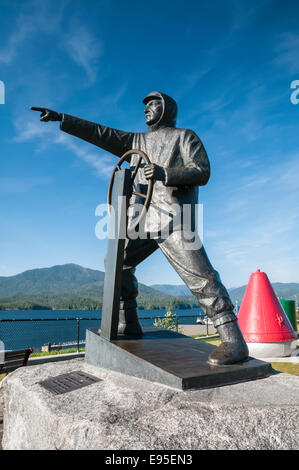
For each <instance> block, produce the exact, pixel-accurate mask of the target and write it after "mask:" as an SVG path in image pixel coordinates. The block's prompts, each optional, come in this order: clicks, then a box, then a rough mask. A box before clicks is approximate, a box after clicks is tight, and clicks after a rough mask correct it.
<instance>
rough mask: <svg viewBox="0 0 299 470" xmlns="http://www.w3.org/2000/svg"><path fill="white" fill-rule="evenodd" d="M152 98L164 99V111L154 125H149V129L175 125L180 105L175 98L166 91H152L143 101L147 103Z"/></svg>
mask: <svg viewBox="0 0 299 470" xmlns="http://www.w3.org/2000/svg"><path fill="white" fill-rule="evenodd" d="M152 99H158V100H161V101H162V104H163V112H162V115H161V117H160V119H159V121H158V122H156V123H155V124H153V125H152V126H148V129H149V131H153V130H156V129H158V128H159V127H161V126H165V127H175V124H176V117H177V113H178V107H177V104H176V102H175V101H174V99H173V98H171V97H170V96H168V95H166V94H165V93H160V92H158V91H152V92H151V93H149V94H148V95H147V96H146V97H145V98H144V99H143V103H144V104H146V103H147V102H148V101H150V100H152Z"/></svg>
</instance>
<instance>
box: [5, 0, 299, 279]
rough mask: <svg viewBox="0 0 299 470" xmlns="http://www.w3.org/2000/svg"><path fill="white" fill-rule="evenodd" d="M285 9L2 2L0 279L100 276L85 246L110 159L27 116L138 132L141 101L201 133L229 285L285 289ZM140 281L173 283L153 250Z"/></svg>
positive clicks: (291, 229) (292, 129)
mask: <svg viewBox="0 0 299 470" xmlns="http://www.w3.org/2000/svg"><path fill="white" fill-rule="evenodd" d="M296 3H297V2H294V1H292V0H284V1H278V0H266V1H263V0H250V1H247V0H225V1H223V0H216V1H213V0H212V1H209V2H207V1H199V0H197V1H188V0H186V1H185V2H182V1H178V0H172V1H170V0H167V1H165V0H164V1H163V0H160V1H156V0H153V1H151V2H140V1H126V2H123V1H120V0H114V1H110V0H98V1H95V0H85V1H84V2H82V1H81V0H68V1H67V0H59V1H57V0H44V1H43V2H40V1H30V0H28V1H27V0H25V1H24V0H22V1H16V0H0V10H1V16H0V80H2V81H3V82H4V84H5V104H1V105H0V129H1V139H0V155H1V158H0V211H1V222H0V275H2V276H9V275H13V274H16V273H19V272H22V271H24V270H26V269H32V268H37V267H46V266H52V265H55V264H64V263H70V262H72V263H77V264H80V265H83V266H85V267H90V268H94V269H101V270H103V269H104V264H103V260H104V255H105V252H106V241H100V240H98V239H97V238H96V236H95V225H96V223H97V221H98V218H97V217H96V216H95V209H96V207H97V205H98V204H100V203H103V202H105V199H106V190H107V185H108V181H109V174H110V172H111V169H112V167H113V166H114V165H115V163H116V160H117V159H116V157H114V156H112V155H110V154H108V153H106V152H104V151H102V150H101V149H99V148H97V147H93V146H92V145H89V144H87V143H85V142H81V141H80V140H78V139H76V138H74V137H71V136H67V135H66V134H64V133H62V132H61V131H60V130H59V126H58V124H57V123H49V124H44V123H40V122H39V115H38V114H37V113H33V112H32V111H30V110H29V106H31V105H32V106H45V107H49V108H51V109H54V110H57V111H60V112H65V113H68V114H73V115H77V116H80V117H83V118H86V119H88V120H91V121H95V122H100V123H102V124H105V125H109V126H111V127H115V128H118V129H124V130H130V131H144V130H145V129H146V127H145V123H144V114H143V109H144V105H143V104H142V98H143V97H144V96H145V95H146V94H147V93H149V92H150V91H153V90H157V91H164V92H165V93H167V94H169V95H170V96H173V98H174V99H176V101H177V103H178V107H179V116H178V122H177V125H178V127H183V128H191V129H193V130H194V131H195V132H196V133H197V134H198V135H199V137H200V138H201V139H202V141H203V143H204V145H205V147H206V150H207V152H208V155H209V158H210V161H211V167H212V172H211V179H210V181H209V183H208V185H207V186H205V187H204V188H201V190H200V202H201V203H203V205H204V230H203V233H204V245H205V247H206V250H207V252H208V255H209V257H210V260H211V262H212V264H213V265H214V266H215V268H216V269H217V270H218V271H219V272H220V275H221V277H222V280H223V281H224V283H225V284H226V286H227V287H233V286H240V285H242V284H245V283H247V282H248V279H249V276H250V274H251V272H253V271H255V270H256V269H258V268H260V269H261V270H263V271H265V272H266V273H267V274H268V276H269V278H270V280H271V281H273V282H274V281H281V282H299V274H298V266H299V251H298V241H297V240H298V232H299V222H298V216H299V210H298V196H299V191H298V187H299V177H298V175H299V159H298V155H299V141H298V121H299V105H294V104H292V103H291V101H290V95H291V92H292V90H291V88H290V84H291V82H292V81H293V80H296V79H297V80H298V79H299V30H298V21H297V20H298V17H299V4H296ZM137 274H138V277H139V280H140V281H141V282H144V283H146V284H153V283H173V284H178V283H181V281H180V279H179V277H178V276H177V275H176V273H175V272H174V271H173V269H172V268H171V267H170V266H169V265H168V263H167V261H166V260H165V259H164V258H163V256H162V254H160V253H159V252H157V253H155V254H154V255H152V257H150V258H149V259H148V260H146V261H145V262H144V263H143V264H142V266H141V267H139V268H138V271H137Z"/></svg>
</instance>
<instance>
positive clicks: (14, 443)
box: [2, 359, 299, 450]
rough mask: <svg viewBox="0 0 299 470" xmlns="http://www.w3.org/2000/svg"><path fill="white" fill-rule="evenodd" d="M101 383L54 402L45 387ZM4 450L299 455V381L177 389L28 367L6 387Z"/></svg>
mask: <svg viewBox="0 0 299 470" xmlns="http://www.w3.org/2000/svg"><path fill="white" fill-rule="evenodd" d="M74 371H76V372H78V371H81V372H87V373H88V374H91V375H93V376H95V377H97V378H99V379H101V380H100V381H97V382H94V383H92V384H91V385H88V386H86V387H82V388H80V389H78V390H73V391H71V392H69V393H63V394H60V395H55V394H53V393H52V392H50V391H49V390H47V389H45V388H44V387H43V386H42V385H41V384H40V382H41V381H45V380H48V379H50V378H54V377H57V376H59V375H62V374H67V373H70V372H74ZM2 387H3V393H4V435H3V448H4V449H30V450H31V449H33V450H37V449H61V450H63V449H66V450H69V449H99V450H101V449H105V450H109V449H110V450H120V449H127V450H131V449H136V450H138V449H148V450H180V449H182V450H189V449H211V450H215V449H244V450H246V449H249V450H263V449H273V450H274V449H275V450H277V449H298V448H299V443H298V431H299V429H298V426H299V377H295V376H291V375H287V374H277V375H271V376H269V377H267V378H265V379H260V380H253V381H249V382H242V383H238V384H235V385H228V386H223V387H216V388H209V389H203V390H188V391H185V392H182V391H179V390H177V389H174V388H171V387H167V386H163V385H159V384H154V383H150V382H148V381H146V380H142V379H138V378H135V377H129V376H125V375H124V374H119V373H116V372H108V371H107V370H104V369H99V368H98V367H97V368H95V367H91V366H88V365H87V364H86V363H85V362H84V361H83V360H80V359H74V360H70V361H66V362H57V363H48V364H43V365H38V366H30V367H22V368H20V369H18V370H16V371H15V372H13V373H11V374H9V375H8V376H7V377H6V378H5V379H4V381H3V384H2Z"/></svg>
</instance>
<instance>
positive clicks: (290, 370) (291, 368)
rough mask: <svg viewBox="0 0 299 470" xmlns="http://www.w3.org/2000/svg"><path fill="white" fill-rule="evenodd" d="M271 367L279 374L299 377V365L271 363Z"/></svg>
mask: <svg viewBox="0 0 299 470" xmlns="http://www.w3.org/2000/svg"><path fill="white" fill-rule="evenodd" d="M271 366H272V368H273V369H274V370H276V371H278V372H283V373H284V374H291V375H297V377H299V364H294V363H293V362H271Z"/></svg>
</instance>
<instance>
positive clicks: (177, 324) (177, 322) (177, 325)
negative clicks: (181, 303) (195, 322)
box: [175, 317, 179, 333]
mask: <svg viewBox="0 0 299 470" xmlns="http://www.w3.org/2000/svg"><path fill="white" fill-rule="evenodd" d="M175 326H176V331H177V333H178V332H179V317H176V319H175Z"/></svg>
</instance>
